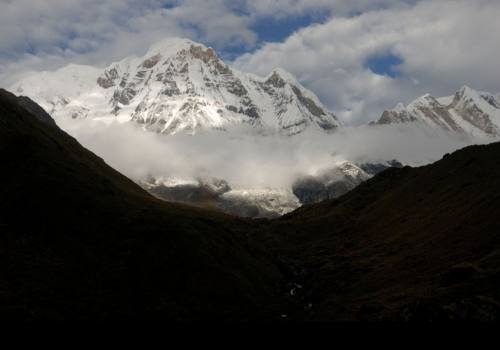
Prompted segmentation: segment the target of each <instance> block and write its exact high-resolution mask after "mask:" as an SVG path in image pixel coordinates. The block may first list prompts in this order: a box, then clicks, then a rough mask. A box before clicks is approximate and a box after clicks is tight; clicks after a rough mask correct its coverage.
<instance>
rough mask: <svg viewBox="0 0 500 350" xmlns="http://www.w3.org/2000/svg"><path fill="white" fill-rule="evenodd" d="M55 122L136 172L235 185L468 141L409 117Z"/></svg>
mask: <svg viewBox="0 0 500 350" xmlns="http://www.w3.org/2000/svg"><path fill="white" fill-rule="evenodd" d="M57 122H58V125H59V126H60V127H62V128H63V129H64V130H66V131H67V132H69V133H70V134H71V135H73V136H74V137H75V138H77V139H78V140H79V142H81V143H82V144H83V146H85V147H86V148H88V149H90V150H91V151H93V152H95V153H96V154H98V155H99V156H101V157H102V158H103V159H104V160H105V161H106V162H108V164H109V165H111V166H112V167H113V168H115V169H117V170H119V171H121V172H122V173H123V174H125V175H127V176H129V177H130V178H132V179H134V180H144V179H145V178H146V177H147V176H149V175H152V176H154V177H171V178H177V179H183V180H193V179H197V178H199V177H202V178H211V177H215V178H219V179H224V180H226V181H228V182H229V183H230V185H231V186H232V187H233V188H246V189H251V188H256V189H263V188H274V189H278V188H282V189H286V188H290V187H291V185H292V183H293V182H294V181H295V180H296V179H297V178H298V177H299V176H301V175H315V174H318V173H319V172H321V171H322V170H326V169H330V168H332V167H334V166H335V164H336V163H337V162H339V161H345V160H348V161H354V162H370V161H386V160H392V159H398V160H399V161H401V162H403V163H405V164H409V165H423V164H427V163H430V162H433V161H436V160H438V159H440V158H441V157H442V156H443V154H445V153H447V152H451V151H454V150H456V149H459V148H462V147H464V146H466V145H468V144H470V143H471V142H472V141H473V140H471V139H469V138H466V137H460V136H458V135H449V134H447V133H445V132H444V131H442V130H440V129H434V130H433V129H426V128H418V127H413V126H407V125H395V126H386V127H358V128H346V129H344V130H339V131H338V132H336V133H335V134H333V135H331V134H325V133H320V132H312V131H311V132H310V133H305V134H300V135H296V136H294V137H289V138H274V137H269V136H259V135H254V134H247V133H231V134H228V133H224V132H220V133H213V132H212V133H206V134H199V135H197V136H196V137H192V136H188V135H180V134H179V135H171V136H168V137H167V136H165V135H161V134H155V133H151V132H148V131H144V130H142V129H141V128H140V126H139V125H136V124H134V123H125V124H119V123H113V124H107V125H106V124H104V123H102V122H98V121H92V120H85V119H83V120H72V119H69V118H60V119H59V120H57ZM474 141H475V142H485V141H488V140H479V139H477V140H474ZM489 141H491V140H489Z"/></svg>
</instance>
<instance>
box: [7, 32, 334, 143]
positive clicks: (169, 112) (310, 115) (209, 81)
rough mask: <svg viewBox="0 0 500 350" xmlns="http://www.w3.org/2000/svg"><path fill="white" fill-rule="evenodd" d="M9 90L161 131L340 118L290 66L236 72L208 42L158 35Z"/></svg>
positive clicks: (307, 124) (298, 124) (309, 124)
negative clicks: (110, 58)
mask: <svg viewBox="0 0 500 350" xmlns="http://www.w3.org/2000/svg"><path fill="white" fill-rule="evenodd" d="M47 87H48V88H47ZM45 88H47V89H45ZM13 91H16V92H18V93H22V94H26V95H28V96H30V97H31V98H33V99H34V100H36V101H37V102H39V103H40V104H42V106H44V107H48V110H49V111H51V112H52V113H55V114H56V115H59V116H67V117H72V118H110V117H111V118H112V117H114V118H117V119H118V120H120V121H134V122H136V123H140V124H142V125H143V126H144V128H145V129H148V130H151V131H155V132H159V133H165V134H175V133H178V132H185V133H189V134H194V133H197V132H199V131H203V130H213V129H216V130H227V129H229V128H231V127H238V126H241V125H248V126H251V127H253V128H256V129H258V130H262V131H263V132H269V131H270V132H277V133H280V134H285V135H293V134H297V133H301V132H302V131H304V130H306V129H308V128H316V129H319V130H323V131H327V132H328V131H331V130H334V129H336V128H337V127H339V126H340V125H341V124H340V122H339V121H338V120H337V118H336V117H335V116H334V115H333V114H332V113H331V112H330V111H329V110H328V109H327V108H325V107H324V106H323V105H322V104H321V102H320V101H319V99H318V98H317V97H316V96H315V95H314V94H313V93H312V92H311V91H309V90H307V89H305V88H304V87H303V86H302V85H301V84H300V83H299V82H298V81H297V80H296V79H295V78H294V77H293V76H292V75H291V74H290V73H287V72H285V71H283V70H281V69H276V70H274V71H273V72H271V74H269V75H268V76H267V77H265V78H261V77H258V76H254V75H251V74H246V73H242V72H239V71H237V70H235V69H233V68H231V67H230V66H229V65H227V64H226V63H224V62H223V61H222V60H221V59H220V58H219V57H218V56H217V53H216V52H215V51H214V50H213V49H212V48H208V47H206V46H204V45H202V44H198V43H195V42H193V41H190V40H185V39H167V40H164V41H161V42H159V43H157V44H155V45H153V46H152V47H151V48H150V49H149V50H148V52H147V53H146V55H145V56H143V57H139V58H137V57H128V58H125V59H123V60H121V61H120V62H116V63H113V64H111V65H110V66H109V67H107V68H105V69H104V70H102V69H96V68H93V67H85V66H74V65H73V66H71V67H69V66H68V67H66V68H63V69H61V70H59V71H56V72H52V73H48V72H44V73H39V74H35V75H34V76H31V77H29V78H28V79H25V80H23V81H21V82H20V83H18V84H16V85H15V86H14V88H13Z"/></svg>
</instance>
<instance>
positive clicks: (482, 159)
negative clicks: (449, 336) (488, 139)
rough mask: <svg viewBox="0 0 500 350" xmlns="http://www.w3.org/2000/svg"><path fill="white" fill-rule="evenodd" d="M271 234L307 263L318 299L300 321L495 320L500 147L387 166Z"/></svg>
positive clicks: (308, 289)
mask: <svg viewBox="0 0 500 350" xmlns="http://www.w3.org/2000/svg"><path fill="white" fill-rule="evenodd" d="M273 232H274V233H275V237H277V238H278V239H279V241H278V242H277V243H276V246H277V247H279V249H283V251H282V254H285V255H287V256H288V257H289V258H291V257H293V259H292V260H293V261H295V262H297V264H298V265H299V266H300V268H301V269H300V270H299V271H301V272H302V273H301V274H298V275H297V279H298V282H297V283H299V284H301V285H303V288H302V290H301V293H302V294H301V298H302V299H303V303H304V304H309V303H312V305H313V310H312V311H311V312H309V313H308V315H307V316H302V317H311V318H314V319H323V320H324V319H331V318H332V317H334V318H335V319H369V320H378V319H396V320H450V319H453V320H459V319H474V320H493V319H495V320H496V319H498V317H499V316H500V144H499V143H496V144H491V145H486V146H472V147H468V148H465V149H463V150H460V151H457V152H455V153H453V154H451V155H446V156H445V157H444V158H443V159H442V160H440V161H438V162H437V163H435V164H432V165H429V166H425V167H420V168H409V167H405V168H402V169H395V168H392V169H389V170H386V171H385V172H383V173H381V174H380V175H378V176H376V177H374V178H373V179H371V180H368V181H367V182H365V183H364V184H362V185H360V186H359V187H358V188H356V189H355V190H353V191H351V192H350V193H348V194H347V195H345V196H343V197H341V198H340V199H338V200H334V201H326V202H323V203H320V204H318V205H312V206H306V207H302V208H300V209H298V210H297V211H295V212H294V213H291V214H290V215H288V216H287V217H284V218H282V219H281V220H279V221H277V222H276V223H275V224H274V226H273ZM285 247H286V248H285ZM314 305H317V307H316V308H314Z"/></svg>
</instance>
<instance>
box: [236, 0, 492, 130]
mask: <svg viewBox="0 0 500 350" xmlns="http://www.w3.org/2000/svg"><path fill="white" fill-rule="evenodd" d="M499 13H500V2H498V1H496V0H478V1H466V0H463V1H461V0H457V1H453V0H443V1H422V2H419V3H417V4H416V5H414V6H411V7H388V8H385V9H382V10H376V11H369V12H365V13H363V14H362V15H360V16H355V17H333V18H332V19H331V20H329V21H328V22H326V23H324V24H318V25H313V26H310V27H308V28H305V29H302V30H300V31H298V32H296V33H294V34H293V35H292V36H291V37H289V38H288V39H287V40H286V41H285V42H283V43H269V44H266V45H264V46H263V47H262V48H261V49H259V50H257V51H256V52H254V53H250V54H246V55H243V56H242V57H240V58H239V59H237V60H236V62H235V64H236V66H237V67H239V68H240V69H243V70H247V71H252V72H255V73H258V74H265V73H267V72H269V71H270V70H271V69H273V68H274V67H276V66H283V67H284V68H285V69H287V70H289V71H291V72H292V73H294V74H295V75H297V76H298V78H299V79H300V80H301V81H303V82H304V83H305V85H306V86H308V87H310V88H311V89H313V90H314V91H315V92H316V93H317V94H318V95H319V96H320V98H321V99H322V100H323V101H324V102H325V103H326V104H327V105H328V106H330V107H331V108H332V109H333V110H334V111H336V112H337V113H338V114H339V115H340V116H341V117H343V119H345V120H346V121H348V122H349V121H351V122H366V121H369V120H373V119H376V118H377V117H378V116H379V115H380V114H381V112H382V111H383V109H386V108H388V107H391V106H393V105H394V104H396V103H397V102H399V101H403V102H410V101H411V100H412V99H414V98H415V97H417V96H418V95H421V94H424V93H427V92H429V93H432V94H435V95H438V96H439V95H446V94H452V93H453V92H454V90H455V89H458V88H459V87H460V86H461V85H463V84H468V85H471V86H472V87H475V88H477V89H484V90H491V91H492V92H495V91H498V90H499V89H500V70H499V69H498V57H499V56H500V45H498V42H499V41H498V33H500V22H499V21H498V20H497V18H498V14H499ZM388 53H392V54H395V55H398V56H400V57H401V58H402V59H403V61H404V62H403V64H402V65H401V66H400V67H399V69H400V73H401V74H400V76H399V77H397V78H395V79H392V78H390V77H388V76H381V75H377V74H375V73H373V72H372V71H370V70H369V69H367V68H366V67H365V65H364V63H365V62H366V60H367V59H368V58H370V57H373V56H375V55H380V54H388Z"/></svg>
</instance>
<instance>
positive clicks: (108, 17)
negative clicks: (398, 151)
mask: <svg viewBox="0 0 500 350" xmlns="http://www.w3.org/2000/svg"><path fill="white" fill-rule="evenodd" d="M0 7H1V10H0V33H1V35H0V86H3V87H8V86H9V85H10V84H11V83H12V82H13V81H15V79H17V78H18V76H19V74H22V73H24V72H26V71H30V70H42V69H56V68H58V67H61V66H63V65H65V64H68V63H70V62H73V63H83V64H92V65H100V66H105V65H106V64H109V63H110V62H112V61H115V60H117V59H121V58H123V57H125V56H128V55H131V54H143V53H144V52H145V51H146V49H147V47H149V46H150V45H151V44H152V43H154V42H156V41H158V40H160V39H162V38H165V37H171V36H177V37H187V38H190V39H192V40H195V41H200V42H202V43H204V44H206V45H210V46H212V47H214V48H216V50H217V51H218V52H219V53H220V55H221V56H222V57H224V58H225V59H226V60H227V61H228V62H230V63H233V64H234V65H235V66H236V67H237V68H239V69H241V70H244V71H248V72H253V73H257V74H260V75H266V74H267V73H269V72H270V71H271V70H272V69H273V68H275V67H283V68H284V69H286V70H288V71H290V72H291V73H293V74H295V75H296V76H297V77H298V79H299V80H300V81H301V82H302V83H303V84H304V85H305V86H306V87H308V88H310V89H312V90H313V91H314V92H315V93H316V94H317V95H318V96H319V97H320V99H321V100H322V101H323V102H324V103H325V104H326V105H327V106H328V107H329V108H330V109H332V110H333V111H334V112H335V113H337V114H338V115H339V116H340V117H341V118H342V119H343V120H344V121H346V122H347V123H353V124H357V123H361V122H366V121H369V120H373V119H376V118H377V117H378V116H379V115H380V113H381V112H382V111H383V110H384V109H387V108H391V107H393V106H394V105H395V104H396V103H397V102H399V101H402V102H405V103H408V102H410V101H411V100H413V99H414V98H415V97H417V96H419V95H422V94H424V93H431V94H433V95H437V96H443V95H451V94H452V93H453V92H454V91H455V90H457V89H458V88H460V87H461V86H462V85H469V86H471V87H473V88H475V89H478V90H487V91H491V92H495V93H497V92H500V67H499V62H500V60H499V57H500V21H499V20H498V17H499V15H500V1H498V0H439V1H436V0H433V1H427V0H421V1H418V0H408V1H405V0H274V1H272V0H167V1H165V0H107V1H102V0H36V1H34V0H0Z"/></svg>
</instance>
